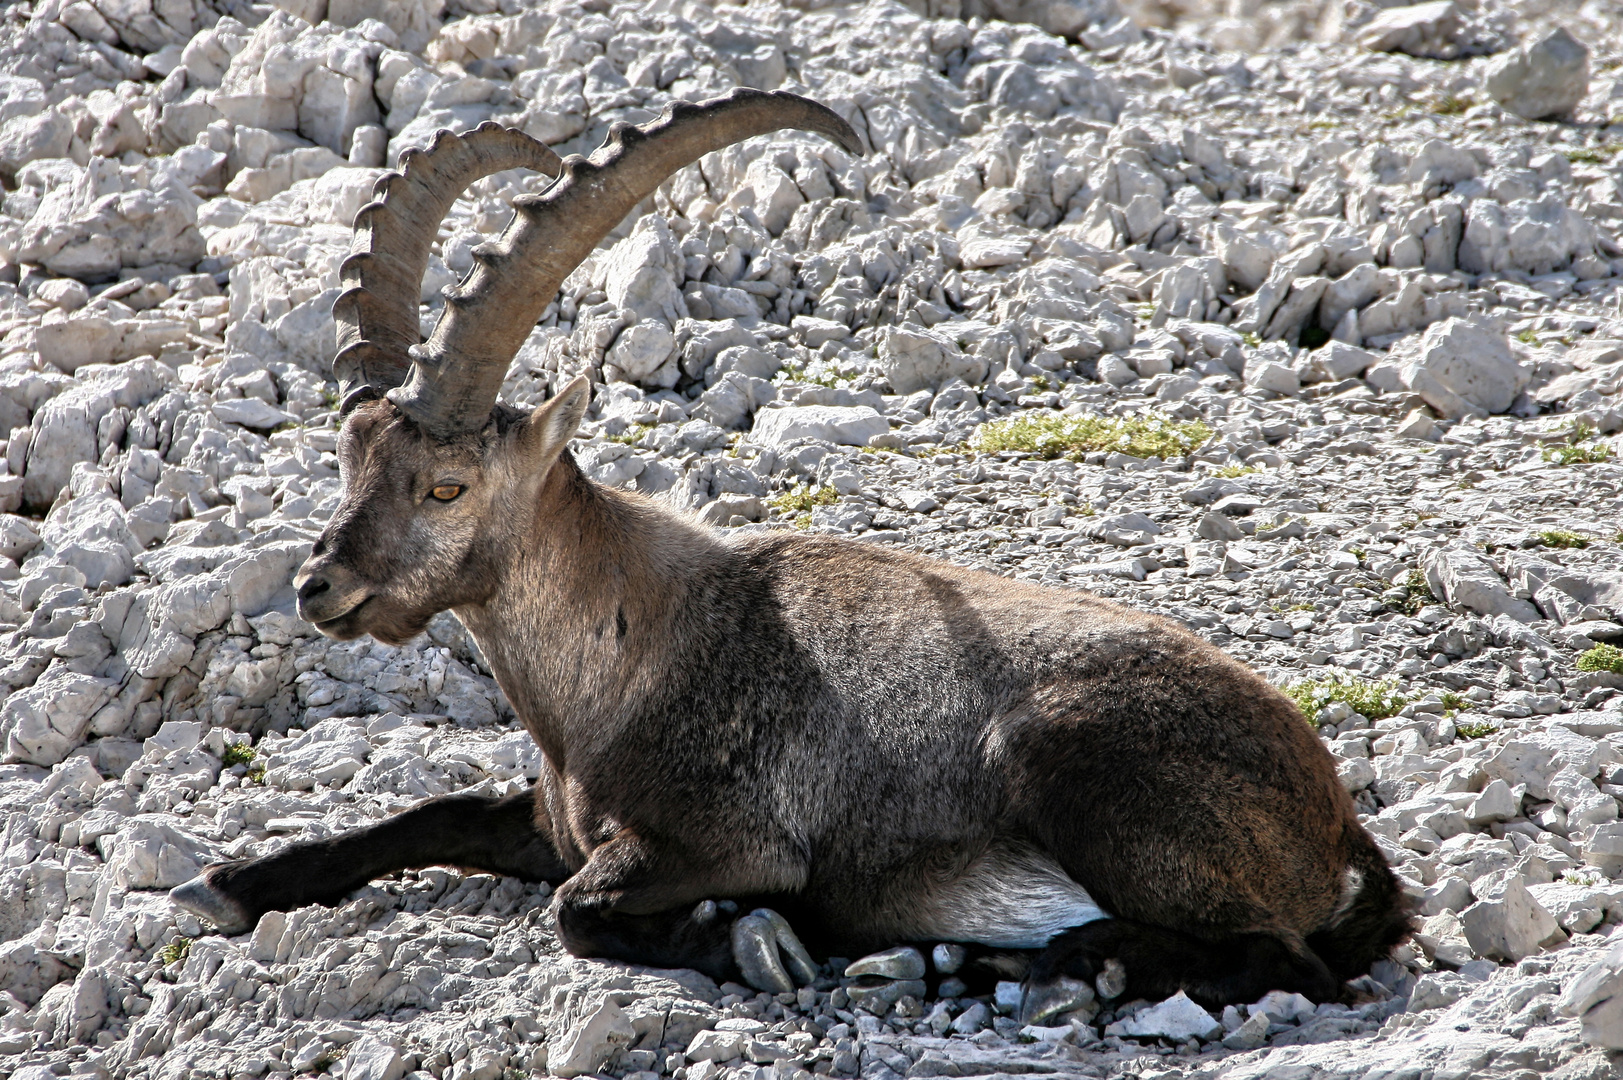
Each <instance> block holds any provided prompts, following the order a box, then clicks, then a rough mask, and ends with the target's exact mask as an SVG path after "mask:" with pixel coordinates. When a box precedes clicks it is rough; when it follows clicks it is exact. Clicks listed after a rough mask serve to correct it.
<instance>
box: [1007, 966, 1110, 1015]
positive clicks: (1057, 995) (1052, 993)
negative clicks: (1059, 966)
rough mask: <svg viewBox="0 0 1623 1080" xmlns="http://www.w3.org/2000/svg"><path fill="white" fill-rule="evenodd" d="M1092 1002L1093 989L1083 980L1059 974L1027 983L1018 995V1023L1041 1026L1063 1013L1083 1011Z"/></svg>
mask: <svg viewBox="0 0 1623 1080" xmlns="http://www.w3.org/2000/svg"><path fill="white" fill-rule="evenodd" d="M1094 1000H1095V996H1094V991H1093V986H1092V984H1090V983H1089V982H1087V980H1085V979H1072V978H1070V977H1068V976H1065V975H1059V976H1056V977H1054V978H1052V979H1050V980H1048V981H1046V982H1043V983H1039V984H1035V985H1033V984H1032V983H1027V984H1026V987H1025V991H1024V992H1023V993H1022V994H1021V995H1020V1023H1021V1024H1042V1023H1044V1022H1046V1021H1048V1020H1051V1019H1053V1018H1054V1017H1056V1016H1060V1015H1062V1014H1064V1013H1068V1012H1072V1011H1074V1010H1076V1009H1085V1008H1087V1007H1088V1006H1089V1005H1092V1004H1093V1002H1094Z"/></svg>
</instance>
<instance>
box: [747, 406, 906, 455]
mask: <svg viewBox="0 0 1623 1080" xmlns="http://www.w3.org/2000/svg"><path fill="white" fill-rule="evenodd" d="M889 430H890V423H889V421H887V420H886V419H885V418H884V417H883V416H881V415H879V413H878V412H876V411H875V410H873V409H872V408H870V407H868V406H866V405H854V406H839V405H800V406H791V407H789V408H783V409H762V410H761V411H760V412H758V413H756V414H755V423H754V424H753V425H752V426H751V428H750V434H749V440H750V442H752V443H755V444H756V445H757V446H782V445H784V444H787V443H790V442H793V441H794V440H796V439H822V440H823V441H825V442H831V443H834V444H836V445H840V446H866V445H868V440H869V439H871V438H873V437H874V436H875V435H883V434H884V433H886V432H887V431H889Z"/></svg>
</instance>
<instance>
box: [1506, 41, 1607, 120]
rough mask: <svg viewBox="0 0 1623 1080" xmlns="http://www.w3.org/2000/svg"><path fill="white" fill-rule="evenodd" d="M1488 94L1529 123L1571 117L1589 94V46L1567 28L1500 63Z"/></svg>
mask: <svg viewBox="0 0 1623 1080" xmlns="http://www.w3.org/2000/svg"><path fill="white" fill-rule="evenodd" d="M1484 87H1485V89H1486V90H1487V91H1488V94H1489V95H1490V96H1491V97H1492V98H1493V99H1494V100H1495V101H1497V102H1499V104H1500V105H1503V106H1504V107H1505V108H1506V109H1508V110H1509V111H1510V112H1513V113H1515V114H1516V115H1517V116H1520V117H1523V118H1525V119H1528V120H1543V119H1546V118H1549V117H1560V116H1567V115H1569V114H1570V113H1571V112H1572V110H1573V109H1575V108H1577V106H1578V103H1579V102H1580V101H1582V100H1583V99H1584V95H1586V94H1588V93H1589V47H1588V46H1587V45H1585V44H1584V43H1583V42H1581V41H1579V40H1578V39H1577V38H1575V37H1573V36H1572V35H1571V34H1569V33H1567V30H1566V28H1565V27H1557V28H1556V29H1554V30H1552V31H1551V32H1550V33H1548V34H1546V35H1545V36H1544V37H1542V38H1540V39H1539V40H1538V41H1536V42H1533V43H1532V44H1531V45H1526V46H1523V47H1522V48H1520V49H1517V50H1516V51H1514V52H1511V53H1508V54H1506V55H1505V56H1503V57H1501V58H1500V59H1498V60H1496V61H1495V62H1494V64H1493V66H1492V67H1491V68H1489V70H1488V75H1487V78H1486V80H1485V81H1484Z"/></svg>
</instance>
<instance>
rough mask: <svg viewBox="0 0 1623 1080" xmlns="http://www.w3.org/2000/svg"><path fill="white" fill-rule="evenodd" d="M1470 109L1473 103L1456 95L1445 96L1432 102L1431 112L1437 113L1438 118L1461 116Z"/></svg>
mask: <svg viewBox="0 0 1623 1080" xmlns="http://www.w3.org/2000/svg"><path fill="white" fill-rule="evenodd" d="M1470 107H1471V102H1470V100H1469V99H1467V98H1462V97H1458V96H1456V95H1454V94H1444V95H1443V96H1442V97H1440V98H1438V99H1437V100H1436V101H1434V102H1432V105H1431V111H1432V112H1434V113H1436V114H1437V115H1438V116H1459V115H1460V114H1461V113H1463V112H1465V110H1466V109H1469V108H1470Z"/></svg>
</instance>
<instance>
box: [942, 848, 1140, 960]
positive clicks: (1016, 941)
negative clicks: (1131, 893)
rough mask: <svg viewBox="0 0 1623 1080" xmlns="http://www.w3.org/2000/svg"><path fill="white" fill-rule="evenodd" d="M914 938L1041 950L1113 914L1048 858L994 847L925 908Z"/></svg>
mask: <svg viewBox="0 0 1623 1080" xmlns="http://www.w3.org/2000/svg"><path fill="white" fill-rule="evenodd" d="M922 907H923V911H922V912H921V915H922V918H921V922H920V925H919V927H918V933H917V934H916V937H917V938H919V939H921V940H926V941H929V940H936V941H974V942H979V943H981V944H983V945H991V946H994V947H997V948H1004V949H1038V948H1041V947H1042V946H1044V945H1046V944H1048V940H1049V939H1050V938H1052V937H1053V936H1054V935H1055V934H1058V933H1059V932H1060V931H1062V930H1067V929H1069V928H1071V927H1073V926H1081V925H1082V924H1083V923H1089V922H1093V921H1095V920H1097V919H1108V918H1110V913H1109V912H1107V911H1105V910H1104V909H1103V908H1101V907H1099V905H1098V904H1096V903H1095V902H1094V900H1093V897H1091V896H1089V895H1088V891H1087V890H1086V889H1084V888H1083V887H1082V886H1080V885H1078V884H1077V883H1076V882H1075V881H1072V880H1071V879H1070V878H1069V877H1068V876H1067V875H1066V873H1065V871H1064V870H1062V869H1060V867H1059V864H1058V863H1056V862H1054V861H1053V860H1052V859H1051V858H1049V857H1048V856H1046V855H1044V854H1042V853H1040V852H1037V851H1033V850H1031V849H1029V848H1009V847H1002V846H993V847H992V848H990V849H988V850H987V851H986V852H985V853H984V854H982V855H981V856H980V857H979V858H978V859H976V860H975V861H974V862H972V863H970V864H969V866H968V867H967V868H966V869H965V870H964V872H963V873H962V874H960V875H959V876H958V877H956V878H954V879H952V880H951V881H950V882H948V883H946V884H945V885H943V886H938V887H937V888H935V889H933V890H932V891H931V894H930V896H929V898H928V899H927V900H925V902H924V904H923V905H922Z"/></svg>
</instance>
